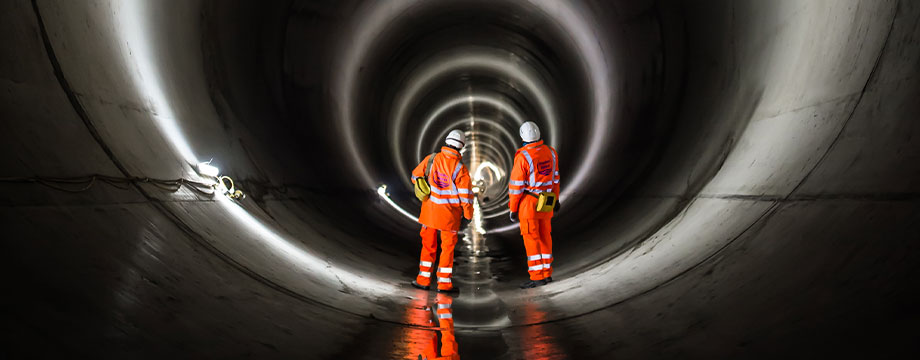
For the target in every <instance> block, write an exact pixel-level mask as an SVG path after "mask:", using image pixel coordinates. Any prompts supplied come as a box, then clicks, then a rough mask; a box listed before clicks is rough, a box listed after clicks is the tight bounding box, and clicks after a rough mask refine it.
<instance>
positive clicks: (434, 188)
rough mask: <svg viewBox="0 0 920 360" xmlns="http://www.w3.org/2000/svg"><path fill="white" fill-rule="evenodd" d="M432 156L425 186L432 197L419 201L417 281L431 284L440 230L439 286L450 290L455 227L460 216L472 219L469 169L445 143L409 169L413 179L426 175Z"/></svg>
mask: <svg viewBox="0 0 920 360" xmlns="http://www.w3.org/2000/svg"><path fill="white" fill-rule="evenodd" d="M430 156H434V157H435V158H434V162H433V163H432V164H431V169H430V176H429V177H428V185H429V186H430V187H431V196H429V197H428V199H427V200H425V201H424V202H422V213H421V215H419V218H418V221H419V222H420V223H422V231H421V232H419V235H421V237H422V254H421V256H420V257H421V260H420V261H419V273H418V277H416V280H415V281H416V282H418V283H419V284H420V285H422V286H429V285H430V284H431V270H433V269H432V266H433V263H434V261H435V254H436V253H437V249H438V240H437V231H438V230H440V231H441V259H440V262H439V263H438V270H437V278H438V289H441V290H451V289H453V284H452V283H451V276H452V274H453V272H454V246H455V245H456V244H457V230H459V229H460V215H461V213H462V215H463V217H465V218H466V219H467V220H469V219H472V218H473V191H472V186H471V184H470V172H469V171H468V170H467V169H466V166H463V163H461V162H460V160H461V158H460V152H458V151H457V150H454V149H452V148H450V147H447V146H444V147H442V148H441V152H440V153H437V154H433V155H428V156H426V157H425V159H423V160H422V162H421V163H419V164H418V166H416V167H415V170H413V171H412V182H413V183H415V180H416V179H419V178H423V177H425V167H426V166H427V165H428V157H430Z"/></svg>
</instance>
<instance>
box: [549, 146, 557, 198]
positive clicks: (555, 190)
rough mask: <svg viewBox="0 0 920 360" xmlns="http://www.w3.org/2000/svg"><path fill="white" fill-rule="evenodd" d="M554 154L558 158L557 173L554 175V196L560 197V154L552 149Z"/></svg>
mask: <svg viewBox="0 0 920 360" xmlns="http://www.w3.org/2000/svg"><path fill="white" fill-rule="evenodd" d="M550 150H551V151H552V152H553V155H554V156H556V172H555V173H554V174H553V194H556V196H557V197H558V196H559V154H557V153H556V149H553V148H550Z"/></svg>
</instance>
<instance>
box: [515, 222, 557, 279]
mask: <svg viewBox="0 0 920 360" xmlns="http://www.w3.org/2000/svg"><path fill="white" fill-rule="evenodd" d="M550 220H551V219H521V236H523V237H524V249H525V250H526V251H527V272H528V273H529V274H530V280H543V279H546V278H548V277H550V276H553V267H552V265H553V237H552V235H550V233H552V231H553V228H552V225H551V224H550Z"/></svg>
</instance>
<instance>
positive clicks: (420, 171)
mask: <svg viewBox="0 0 920 360" xmlns="http://www.w3.org/2000/svg"><path fill="white" fill-rule="evenodd" d="M429 157H431V154H428V156H426V157H425V158H424V159H422V162H420V163H419V164H418V166H416V167H415V170H412V178H411V180H412V183H413V184H415V179H418V178H420V177H425V166H427V165H428V158H429Z"/></svg>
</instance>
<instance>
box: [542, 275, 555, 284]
mask: <svg viewBox="0 0 920 360" xmlns="http://www.w3.org/2000/svg"><path fill="white" fill-rule="evenodd" d="M543 280H546V283H547V284H549V283H551V282H553V277H552V276H550V277H547V278H546V279H543Z"/></svg>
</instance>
